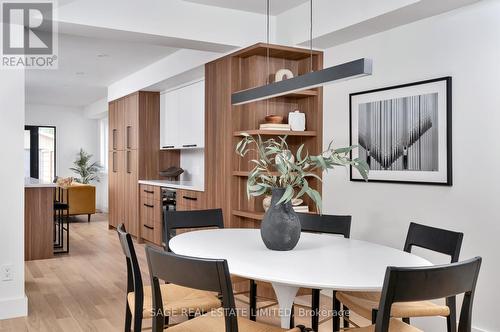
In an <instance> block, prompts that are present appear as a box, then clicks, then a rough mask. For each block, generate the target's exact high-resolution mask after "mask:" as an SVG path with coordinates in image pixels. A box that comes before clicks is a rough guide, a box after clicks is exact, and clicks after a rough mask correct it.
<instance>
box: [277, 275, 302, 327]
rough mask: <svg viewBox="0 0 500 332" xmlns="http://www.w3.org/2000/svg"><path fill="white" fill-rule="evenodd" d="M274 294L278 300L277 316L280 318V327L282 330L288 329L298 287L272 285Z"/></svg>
mask: <svg viewBox="0 0 500 332" xmlns="http://www.w3.org/2000/svg"><path fill="white" fill-rule="evenodd" d="M272 285H273V289H274V292H275V293H276V297H277V299H278V305H279V308H280V310H279V315H280V318H281V327H282V328H284V329H289V328H290V315H291V313H292V306H293V301H294V300H295V296H296V295H297V292H298V291H299V287H294V286H289V285H283V284H279V283H274V282H273V283H272Z"/></svg>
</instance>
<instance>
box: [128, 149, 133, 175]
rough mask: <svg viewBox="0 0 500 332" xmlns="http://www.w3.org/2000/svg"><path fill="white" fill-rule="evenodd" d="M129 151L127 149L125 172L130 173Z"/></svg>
mask: <svg viewBox="0 0 500 332" xmlns="http://www.w3.org/2000/svg"><path fill="white" fill-rule="evenodd" d="M130 153H131V151H127V173H129V174H130V173H132V171H131V169H130Z"/></svg>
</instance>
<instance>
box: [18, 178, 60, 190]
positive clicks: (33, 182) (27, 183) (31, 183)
mask: <svg viewBox="0 0 500 332" xmlns="http://www.w3.org/2000/svg"><path fill="white" fill-rule="evenodd" d="M55 187H57V184H55V183H52V182H46V181H43V180H39V179H35V178H24V188H55Z"/></svg>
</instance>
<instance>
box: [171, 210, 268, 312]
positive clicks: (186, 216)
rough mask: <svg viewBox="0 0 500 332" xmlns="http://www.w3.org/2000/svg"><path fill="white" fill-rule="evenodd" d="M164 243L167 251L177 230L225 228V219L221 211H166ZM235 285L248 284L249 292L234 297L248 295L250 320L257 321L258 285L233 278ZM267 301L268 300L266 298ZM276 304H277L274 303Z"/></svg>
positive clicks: (252, 281) (236, 277) (242, 292)
mask: <svg viewBox="0 0 500 332" xmlns="http://www.w3.org/2000/svg"><path fill="white" fill-rule="evenodd" d="M164 219H165V220H164V225H165V232H164V242H165V246H166V249H167V250H168V251H170V250H169V249H168V243H169V242H170V239H171V238H172V236H174V235H175V234H176V232H177V230H185V229H200V228H212V227H214V228H224V218H223V215H222V210H221V209H209V210H191V211H164ZM231 278H232V281H233V284H239V283H248V284H249V290H248V291H241V292H237V293H235V294H234V295H242V294H248V297H249V303H248V304H249V307H250V319H251V320H256V313H257V300H258V299H259V298H260V297H258V296H257V283H256V282H255V281H254V280H250V279H247V278H242V277H238V276H234V275H233V276H232V277H231ZM265 300H268V299H267V298H265ZM272 304H275V303H272Z"/></svg>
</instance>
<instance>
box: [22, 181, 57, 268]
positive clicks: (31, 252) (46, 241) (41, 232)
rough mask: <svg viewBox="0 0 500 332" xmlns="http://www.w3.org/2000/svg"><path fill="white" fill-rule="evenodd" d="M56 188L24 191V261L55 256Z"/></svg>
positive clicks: (26, 189)
mask: <svg viewBox="0 0 500 332" xmlns="http://www.w3.org/2000/svg"><path fill="white" fill-rule="evenodd" d="M53 218H54V188H25V189H24V260H26V261H29V260H35V259H46V258H52V257H53V256H54V233H53V231H54V219H53Z"/></svg>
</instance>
